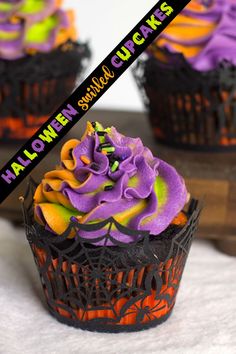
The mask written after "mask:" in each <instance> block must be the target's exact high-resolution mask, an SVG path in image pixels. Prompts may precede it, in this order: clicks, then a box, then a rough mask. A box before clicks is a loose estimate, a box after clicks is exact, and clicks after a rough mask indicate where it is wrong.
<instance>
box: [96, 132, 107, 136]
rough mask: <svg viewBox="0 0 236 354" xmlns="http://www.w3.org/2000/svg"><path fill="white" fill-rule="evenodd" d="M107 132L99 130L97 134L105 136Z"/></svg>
mask: <svg viewBox="0 0 236 354" xmlns="http://www.w3.org/2000/svg"><path fill="white" fill-rule="evenodd" d="M106 134H107V132H97V135H98V136H104V135H106Z"/></svg>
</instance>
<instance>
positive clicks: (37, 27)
mask: <svg viewBox="0 0 236 354" xmlns="http://www.w3.org/2000/svg"><path fill="white" fill-rule="evenodd" d="M58 23H59V20H58V18H57V16H55V15H53V16H50V17H48V18H46V19H45V20H43V21H41V22H37V23H35V24H33V25H32V26H31V27H30V28H29V29H28V31H27V32H26V36H25V41H26V42H33V43H44V42H45V41H46V40H47V39H48V37H49V35H50V33H51V31H52V30H53V29H54V28H56V27H57V25H58Z"/></svg>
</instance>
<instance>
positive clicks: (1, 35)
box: [0, 31, 19, 40]
mask: <svg viewBox="0 0 236 354" xmlns="http://www.w3.org/2000/svg"><path fill="white" fill-rule="evenodd" d="M18 37H19V34H18V33H17V32H4V31H0V38H1V39H5V40H8V39H9V40H14V39H17V38H18Z"/></svg>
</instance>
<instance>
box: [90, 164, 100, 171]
mask: <svg viewBox="0 0 236 354" xmlns="http://www.w3.org/2000/svg"><path fill="white" fill-rule="evenodd" d="M90 168H91V169H92V170H94V171H99V169H100V168H99V165H98V164H97V163H95V162H93V163H92V164H91V165H90Z"/></svg>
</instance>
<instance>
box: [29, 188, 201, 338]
mask: <svg viewBox="0 0 236 354" xmlns="http://www.w3.org/2000/svg"><path fill="white" fill-rule="evenodd" d="M30 194H31V193H30V192H29V191H28V195H27V196H26V198H25V202H24V207H23V212H24V219H25V226H26V234H27V238H28V240H29V243H30V245H31V249H32V252H33V255H34V258H35V262H36V265H37V267H38V271H39V275H40V279H41V283H42V286H43V290H44V294H45V298H46V302H47V305H48V308H49V311H50V313H51V314H52V315H53V316H54V317H55V318H57V319H58V320H59V321H61V322H63V323H65V324H67V325H71V326H74V327H77V328H82V329H87V330H91V331H101V332H123V331H137V330H141V329H144V328H149V327H152V326H156V325H157V324H160V323H162V322H163V321H165V320H166V319H167V318H168V317H169V315H170V314H171V311H172V309H173V306H174V304H175V300H176V295H177V292H178V288H179V284H180V280H181V277H182V273H183V269H184V266H185V262H186V259H187V256H188V252H189V249H190V246H191V242H192V238H193V235H194V232H195V230H196V227H197V223H198V218H199V213H200V209H199V206H198V202H197V201H195V200H192V202H191V203H190V206H189V210H188V217H189V219H188V223H187V224H186V225H185V226H184V227H183V228H182V229H181V231H179V232H177V233H176V232H175V234H173V237H170V238H169V242H167V243H166V244H165V247H164V246H163V247H162V246H161V244H159V243H157V244H156V245H155V241H153V239H152V236H151V235H149V233H148V232H147V231H135V230H130V229H127V228H124V227H123V226H122V225H120V224H119V223H117V222H116V221H115V220H114V219H113V218H109V219H107V220H105V221H104V222H101V223H98V224H96V225H94V224H92V225H89V224H87V225H84V224H79V223H78V222H71V224H70V226H69V228H68V229H67V231H66V232H65V233H64V234H63V235H61V236H56V237H55V236H52V234H51V233H49V232H47V231H45V230H44V229H43V227H41V226H39V225H37V224H32V222H31V220H32V204H31V202H29V203H27V201H28V200H29V199H30V200H32V199H31V197H30ZM104 224H106V225H109V226H110V227H109V228H108V231H107V232H106V233H105V234H104V236H103V237H104V239H107V238H112V237H111V235H110V234H109V230H110V229H111V227H117V228H119V230H122V232H124V233H126V234H128V235H130V236H133V237H134V242H133V243H131V244H125V243H121V242H118V241H116V240H115V239H113V240H112V241H113V243H114V246H102V247H98V246H96V245H95V244H96V239H89V240H88V239H84V238H82V237H81V236H80V232H81V231H82V230H86V231H87V232H91V233H92V232H93V231H94V229H95V228H96V229H98V228H103V227H104ZM72 229H73V230H74V231H75V233H76V236H75V237H74V238H72V239H68V235H70V234H71V230H72ZM140 238H141V241H140ZM140 244H141V246H142V247H139V246H140Z"/></svg>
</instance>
